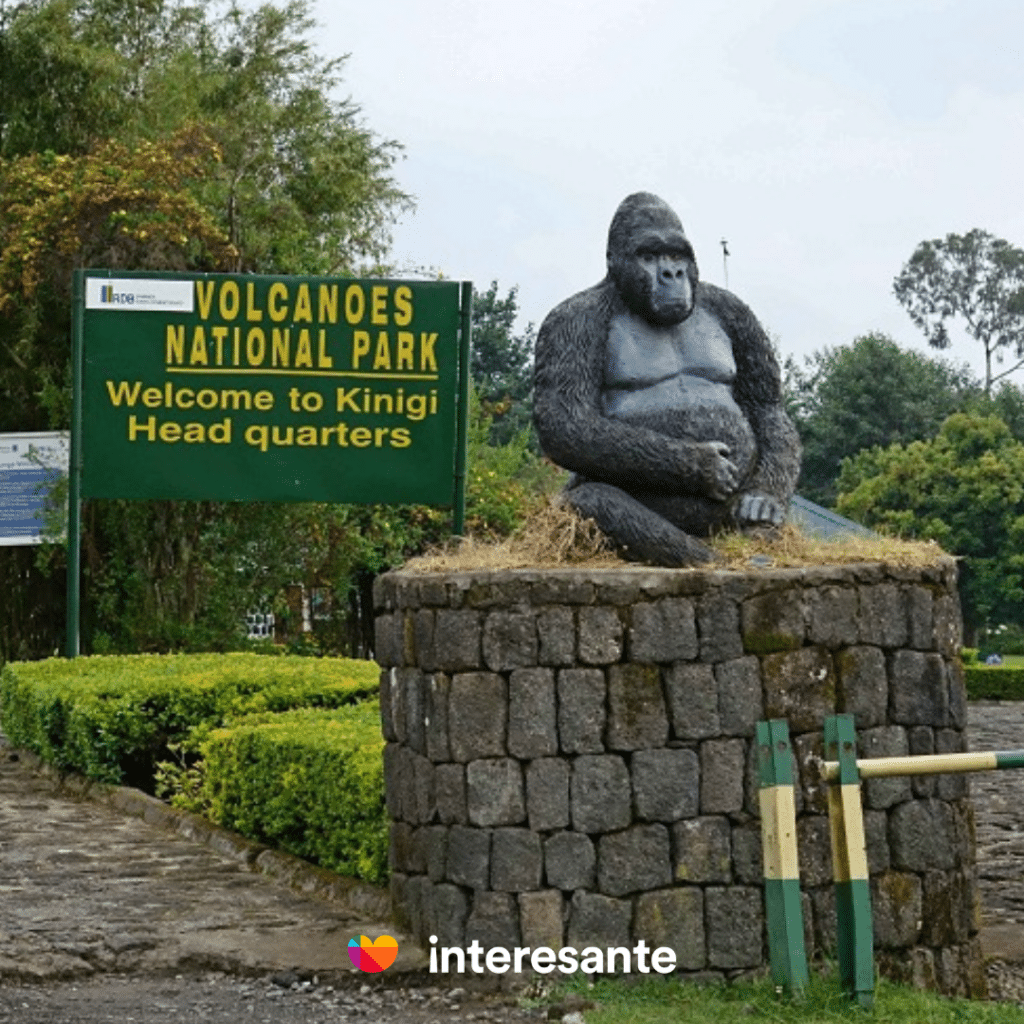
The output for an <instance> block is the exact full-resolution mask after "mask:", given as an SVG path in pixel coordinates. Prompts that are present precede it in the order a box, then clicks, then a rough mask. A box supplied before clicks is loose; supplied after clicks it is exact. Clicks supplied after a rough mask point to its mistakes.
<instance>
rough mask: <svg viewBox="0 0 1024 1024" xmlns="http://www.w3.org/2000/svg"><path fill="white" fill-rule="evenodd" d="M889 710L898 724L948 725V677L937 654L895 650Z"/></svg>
mask: <svg viewBox="0 0 1024 1024" xmlns="http://www.w3.org/2000/svg"><path fill="white" fill-rule="evenodd" d="M889 713H890V717H891V719H892V721H894V722H898V723H899V724H901V725H932V726H937V727H940V728H941V727H942V726H947V725H950V724H951V722H950V717H949V676H948V674H947V672H946V663H945V661H944V659H943V658H942V656H941V655H939V654H924V653H922V652H921V651H897V652H896V653H895V654H894V655H893V656H892V660H891V662H890V666H889Z"/></svg>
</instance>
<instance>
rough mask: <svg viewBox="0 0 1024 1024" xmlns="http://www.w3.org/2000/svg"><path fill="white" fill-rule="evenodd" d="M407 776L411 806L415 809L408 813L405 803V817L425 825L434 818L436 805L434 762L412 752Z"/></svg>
mask: <svg viewBox="0 0 1024 1024" xmlns="http://www.w3.org/2000/svg"><path fill="white" fill-rule="evenodd" d="M408 770H409V777H410V778H411V780H412V806H413V808H414V809H415V810H414V812H413V814H411V815H410V814H409V806H408V805H406V808H405V810H406V817H407V819H408V820H410V821H414V822H416V824H418V825H426V824H428V823H429V822H431V821H433V820H434V810H435V807H436V804H435V796H434V764H433V762H432V761H430V760H429V759H428V758H426V757H423V756H421V755H420V754H412V755H411V756H410V761H409V769H408Z"/></svg>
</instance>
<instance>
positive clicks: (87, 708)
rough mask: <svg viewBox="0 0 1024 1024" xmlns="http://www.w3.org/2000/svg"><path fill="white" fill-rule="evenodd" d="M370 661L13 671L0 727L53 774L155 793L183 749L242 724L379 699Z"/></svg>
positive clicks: (215, 661) (177, 659)
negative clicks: (199, 737) (173, 749)
mask: <svg viewBox="0 0 1024 1024" xmlns="http://www.w3.org/2000/svg"><path fill="white" fill-rule="evenodd" d="M378 680H379V669H378V668H377V666H376V665H375V664H374V663H373V662H366V661H354V660H350V659H346V658H317V659H309V658H288V657H282V658H266V657H261V656H259V655H256V654H199V655H184V654H182V655H117V656H105V657H104V656H100V657H91V658H76V659H74V660H70V661H69V660H65V659H58V658H52V659H49V660H47V661H36V662H9V663H8V664H6V665H5V666H4V667H3V669H2V670H0V720H2V723H3V729H4V732H5V734H6V735H7V738H8V739H9V740H10V742H11V743H12V744H13V745H15V746H18V747H24V748H26V749H28V750H31V751H33V752H34V753H36V754H38V755H39V756H40V757H42V758H43V759H44V760H45V761H47V762H49V763H50V764H52V765H54V766H55V767H56V768H59V769H61V770H66V771H78V772H81V773H82V774H84V775H86V776H88V777H89V778H91V779H96V780H98V781H100V782H110V783H121V784H126V785H132V786H137V787H138V788H140V789H144V790H146V791H147V792H150V793H152V792H153V785H154V772H155V769H156V765H157V763H158V762H159V761H161V760H166V759H167V758H168V757H169V756H170V750H169V746H171V745H180V744H183V743H185V742H186V741H188V740H189V739H190V737H192V736H193V734H194V733H196V732H197V731H198V732H199V733H200V734H201V733H203V732H208V731H209V730H210V729H212V728H216V727H218V726H223V725H226V724H228V723H230V722H232V721H234V720H235V719H237V718H239V717H240V716H243V715H247V714H254V713H261V712H277V711H286V710H289V709H292V708H299V707H322V708H337V707H341V706H343V705H346V704H352V703H354V702H357V701H360V700H363V699H365V698H367V697H369V696H371V695H373V694H375V693H376V691H377V687H378Z"/></svg>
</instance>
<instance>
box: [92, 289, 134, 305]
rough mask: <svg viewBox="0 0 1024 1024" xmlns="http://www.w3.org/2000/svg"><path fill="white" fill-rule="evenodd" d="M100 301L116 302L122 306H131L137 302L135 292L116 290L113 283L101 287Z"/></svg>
mask: <svg viewBox="0 0 1024 1024" xmlns="http://www.w3.org/2000/svg"><path fill="white" fill-rule="evenodd" d="M100 302H106V303H115V304H117V305H120V306H130V305H132V303H134V302H135V293H134V292H115V291H114V289H113V287H112V286H111V285H109V284H108V285H105V286H104V287H103V288H101V289H100Z"/></svg>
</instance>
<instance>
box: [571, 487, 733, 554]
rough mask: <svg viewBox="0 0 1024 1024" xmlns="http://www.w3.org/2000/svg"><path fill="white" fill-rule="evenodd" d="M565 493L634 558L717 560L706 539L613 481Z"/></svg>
mask: <svg viewBox="0 0 1024 1024" xmlns="http://www.w3.org/2000/svg"><path fill="white" fill-rule="evenodd" d="M563 496H564V498H565V500H566V501H568V503H569V504H570V505H571V506H572V507H573V508H574V509H575V510H576V511H577V512H578V513H579V514H580V515H581V516H583V517H584V518H585V519H593V520H594V522H596V523H597V525H598V527H599V528H600V530H601V532H602V533H604V534H605V535H606V536H607V537H608V538H609V539H611V540H612V541H613V542H614V543H615V544H617V545H618V546H619V548H620V553H621V554H622V557H623V558H626V559H627V560H629V561H631V562H646V563H648V564H649V565H664V566H668V567H670V568H676V567H682V566H687V565H706V564H707V563H709V562H715V561H718V556H717V555H716V554H715V553H714V552H713V551H712V550H711V548H709V547H708V546H707V544H705V543H704V542H703V541H700V540H698V539H697V538H696V537H692V536H691V535H690V534H688V533H686V532H685V531H683V530H680V529H679V527H677V526H673V525H672V523H670V522H669V521H668V520H667V519H665V518H664V517H663V516H660V515H659V514H658V513H657V512H655V511H654V510H653V509H650V508H648V507H647V506H646V505H644V504H643V503H642V502H639V501H637V500H636V498H634V497H632V495H629V494H627V493H626V492H625V491H623V490H621V489H620V488H618V487H615V486H613V485H612V484H598V483H584V484H580V485H578V486H576V487H571V488H570V489H569V490H567V491H565V492H564V495H563Z"/></svg>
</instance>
